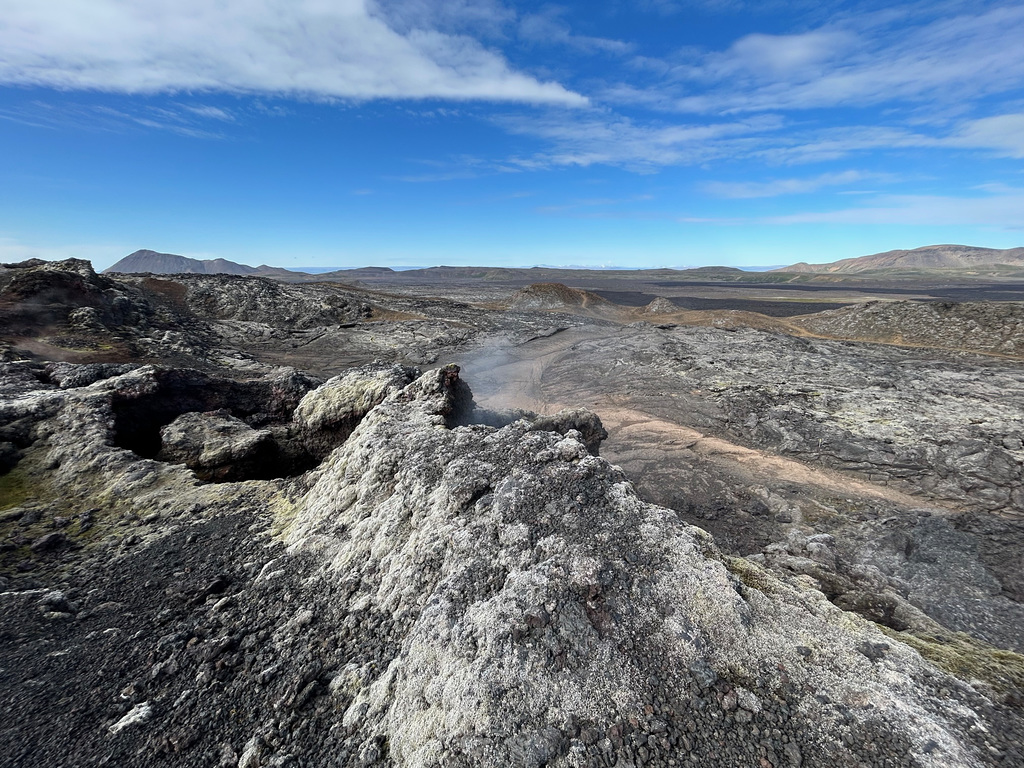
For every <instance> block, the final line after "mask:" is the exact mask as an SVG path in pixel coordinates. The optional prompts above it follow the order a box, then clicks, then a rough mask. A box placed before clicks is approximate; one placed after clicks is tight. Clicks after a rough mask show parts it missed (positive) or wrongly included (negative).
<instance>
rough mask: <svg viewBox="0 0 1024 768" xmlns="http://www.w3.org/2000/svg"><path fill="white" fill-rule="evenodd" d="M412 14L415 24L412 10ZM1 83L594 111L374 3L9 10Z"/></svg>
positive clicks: (95, 1)
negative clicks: (399, 21)
mask: <svg viewBox="0 0 1024 768" xmlns="http://www.w3.org/2000/svg"><path fill="white" fill-rule="evenodd" d="M405 6H406V10H407V15H408V16H409V17H410V18H412V19H415V14H414V13H413V11H414V10H415V6H416V4H415V3H406V4H405ZM474 7H476V6H474ZM496 7H497V6H496ZM0 83H3V84H8V85H33V86H47V87H54V88H62V89H88V90H99V91H108V92H121V93H158V92H180V91H207V92H209V91H224V92H233V93H257V94H281V95H288V96H298V97H305V98H346V99H364V100H365V99H380V98H429V97H436V98H445V99H454V100H469V99H482V100H488V101H495V102H502V101H505V102H527V103H541V104H560V105H564V106H582V105H584V104H586V103H587V99H586V98H585V97H583V96H581V95H579V94H577V93H574V92H572V91H570V90H568V89H566V88H565V87H563V86H562V85H560V84H558V83H556V82H542V81H540V80H538V79H537V78H535V77H532V76H530V75H529V74H526V73H523V72H517V71H515V70H513V69H512V68H511V67H510V66H509V64H508V63H507V61H506V60H505V59H504V57H503V56H502V55H501V54H500V53H497V52H495V51H492V50H489V49H487V48H485V47H484V46H483V45H482V44H481V43H480V42H478V41H477V40H476V39H474V38H473V37H470V36H468V35H463V34H456V33H446V32H442V31H438V29H435V28H426V27H421V26H409V27H408V28H407V29H405V30H404V31H401V32H400V31H397V30H396V29H394V28H392V26H389V24H388V20H387V17H385V15H384V14H383V13H382V12H381V11H380V9H379V8H378V6H377V5H376V4H375V3H372V2H370V0H336V2H331V3H323V2H299V3H296V2H293V1H292V0H223V1H222V2H217V3H211V2H207V0H173V2H172V0H156V1H155V2H154V0H90V2H88V3H83V2H79V1H78V0H53V2H49V3H42V4H41V3H39V2H35V0H8V2H7V3H5V5H4V12H3V15H2V17H0Z"/></svg>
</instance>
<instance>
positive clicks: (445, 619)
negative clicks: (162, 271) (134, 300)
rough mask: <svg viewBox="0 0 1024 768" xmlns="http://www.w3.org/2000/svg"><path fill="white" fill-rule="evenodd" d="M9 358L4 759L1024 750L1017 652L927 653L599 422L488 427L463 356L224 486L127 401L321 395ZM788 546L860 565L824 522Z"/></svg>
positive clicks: (575, 759)
mask: <svg viewBox="0 0 1024 768" xmlns="http://www.w3.org/2000/svg"><path fill="white" fill-rule="evenodd" d="M9 367H10V368H11V369H12V370H11V371H9V372H7V373H4V372H3V371H0V374H2V375H0V385H2V387H3V390H2V392H0V394H2V395H3V399H2V400H0V407H2V408H0V413H3V414H5V415H6V416H5V417H10V418H12V419H15V420H20V419H28V420H30V421H31V429H29V430H28V433H29V434H30V435H31V443H30V444H29V445H27V446H25V457H24V458H23V459H22V460H21V462H20V463H19V465H18V466H17V468H16V470H15V471H16V472H17V473H20V474H21V477H22V478H23V479H24V481H25V482H28V483H29V484H30V485H31V487H32V488H33V489H34V491H33V492H34V498H33V499H31V500H28V499H23V500H22V502H21V503H20V506H18V507H16V508H14V509H13V511H12V512H11V513H9V514H7V515H5V516H4V517H3V518H2V519H0V525H2V526H3V529H2V531H3V534H4V535H5V537H6V538H5V539H4V541H5V542H6V541H11V542H12V543H15V546H16V547H20V548H21V549H20V550H19V549H12V550H10V551H9V552H8V551H7V550H4V551H2V552H0V562H2V563H3V566H4V570H3V576H2V578H3V579H4V580H6V581H7V582H10V583H9V584H7V585H6V586H5V587H4V589H5V591H4V592H2V593H0V609H2V610H0V648H2V649H3V658H4V666H5V669H14V670H17V671H18V674H16V675H3V676H0V698H2V699H3V700H4V701H8V702H10V704H9V705H8V708H7V709H6V710H5V717H4V718H0V754H2V755H5V756H9V760H10V762H11V763H12V764H16V765H19V766H26V767H34V766H46V765H54V764H59V763H61V761H66V759H67V755H68V754H72V753H73V754H74V755H75V758H76V760H77V761H78V762H81V763H83V764H99V763H101V762H103V761H107V762H108V763H110V764H117V765H125V766H133V767H134V766H152V765H174V766H187V767H191V766H208V765H219V764H223V765H240V764H241V765H247V766H255V765H288V764H299V765H301V764H306V765H331V764H336V765H339V766H346V767H347V766H371V765H374V766H376V765H380V766H409V767H410V768H411V767H412V766H416V767H417V768H420V767H422V768H426V767H427V766H431V767H432V766H467V767H468V766H507V765H517V766H520V765H522V766H541V765H549V766H552V767H553V768H568V767H570V766H572V767H573V768H576V767H577V766H579V767H582V766H587V767H589V766H595V767H597V766H614V765H616V764H618V765H622V766H633V767H634V768H635V767H636V766H641V765H643V766H669V765H685V764H687V763H691V764H696V765H702V766H749V765H764V764H771V765H773V766H776V767H777V768H781V767H782V766H786V765H791V766H792V765H833V764H834V765H836V766H843V767H845V766H850V767H851V768H852V766H862V765H867V766H889V765H911V766H922V767H929V768H930V767H934V768H938V767H939V766H943V767H945V766H949V765H957V766H987V765H997V764H999V761H1000V760H1001V761H1002V762H1003V764H1007V763H1008V764H1015V763H1016V762H1019V761H1020V759H1021V757H1022V752H1021V744H1024V722H1022V719H1021V717H1020V713H1019V710H1017V709H1014V704H1013V702H1014V700H1013V696H1014V695H1016V694H1015V691H1014V689H1012V688H1011V689H1004V690H995V689H994V688H993V687H992V686H990V685H988V684H986V683H981V682H972V681H973V679H974V677H975V671H976V670H977V669H979V668H980V667H979V665H989V666H991V665H993V664H995V665H998V664H1000V663H1006V662H1007V660H1009V659H1010V658H1011V657H1013V654H1006V653H1005V652H1001V653H1002V654H1003V655H1001V656H1000V655H998V654H989V655H988V656H987V657H984V658H981V657H980V656H979V657H975V656H972V654H974V653H975V649H973V648H972V647H970V646H969V645H966V644H964V642H963V641H962V639H961V638H954V640H955V641H956V642H955V643H946V644H945V645H943V644H942V640H941V638H938V637H931V638H930V639H929V638H912V640H913V642H915V643H917V644H916V645H914V646H913V648H911V647H909V646H908V645H907V644H905V643H904V642H902V641H901V640H900V639H899V637H898V636H894V635H893V634H892V633H890V634H886V633H884V632H883V631H882V630H881V629H880V628H879V627H878V626H877V625H876V624H873V623H871V622H868V621H867V620H865V619H863V618H861V617H859V616H857V615H854V614H851V613H848V612H845V611H842V610H840V609H839V608H837V607H836V606H834V605H832V604H831V603H830V602H829V601H828V600H827V599H826V597H825V596H824V595H823V594H822V592H821V591H820V590H819V589H817V588H815V586H814V584H813V583H812V582H811V581H810V579H809V578H808V576H807V575H806V573H801V574H793V573H790V574H788V575H783V576H782V577H781V578H780V577H776V576H774V575H772V574H771V573H770V572H769V571H768V570H766V569H764V568H761V567H759V566H758V565H756V564H754V563H751V562H749V561H747V560H744V559H742V558H733V557H728V556H726V555H724V554H723V553H721V552H720V551H719V550H718V549H717V548H716V547H715V545H714V544H713V542H712V541H711V538H710V536H709V535H708V534H707V533H705V532H704V531H702V530H701V529H699V528H695V527H692V526H690V525H687V524H685V523H683V522H681V521H680V519H679V517H678V516H677V515H676V513H674V512H672V511H671V510H668V509H665V508H662V507H658V506H654V505H651V504H648V503H645V502H644V501H642V500H641V499H640V498H639V497H638V496H637V494H636V493H635V492H634V490H633V488H632V486H631V485H630V483H629V481H628V480H627V479H626V477H625V476H624V475H623V473H622V472H621V470H619V469H618V468H616V467H614V466H612V465H610V464H609V463H608V462H606V461H604V460H603V459H600V458H598V457H596V456H593V455H591V454H590V452H589V451H588V450H587V446H586V445H585V443H584V441H583V433H582V431H581V430H578V429H576V428H568V429H566V430H565V434H560V433H559V432H558V431H545V430H540V429H537V428H536V420H534V421H533V422H532V423H531V420H530V419H517V420H516V421H514V422H512V423H510V424H507V425H506V426H502V427H495V426H484V425H481V424H473V423H472V414H473V412H474V411H473V407H472V402H473V401H472V396H471V393H470V392H469V389H468V387H467V386H466V384H465V383H464V382H462V380H461V379H460V376H459V370H458V368H457V367H455V366H445V367H443V368H440V369H437V370H434V371H430V372H428V373H426V374H425V375H423V376H421V377H419V378H418V379H416V380H414V381H412V382H411V383H409V384H407V385H406V386H404V387H402V388H400V389H398V388H395V389H394V391H391V392H390V393H389V394H387V395H386V396H385V398H384V399H383V400H382V401H381V402H380V403H379V404H377V405H376V406H374V407H372V408H371V409H370V410H369V411H368V412H367V413H366V414H365V415H364V416H363V418H362V420H361V421H360V422H359V424H358V426H357V427H356V428H355V430H354V431H353V432H352V433H351V435H350V436H349V437H348V439H347V441H345V442H344V443H343V444H341V445H340V446H338V447H337V448H336V449H335V450H333V451H332V452H331V453H330V454H329V455H328V456H327V458H326V460H325V461H324V462H323V463H322V464H321V465H320V466H319V467H317V468H316V469H314V470H312V471H310V472H308V473H306V474H305V475H302V476H300V477H296V478H278V479H274V480H270V481H246V482H237V483H220V484H205V483H197V482H195V477H194V475H193V474H192V473H191V472H190V471H188V470H187V469H186V468H185V467H181V466H175V465H170V464H167V463H163V462H160V461H153V460H150V459H147V458H143V457H142V456H140V455H139V454H137V453H133V452H132V451H131V450H128V449H127V448H125V447H123V446H121V445H118V443H117V439H118V437H117V432H118V425H119V420H120V419H123V418H124V416H125V413H131V414H134V415H135V416H136V418H142V417H143V416H144V413H145V412H144V411H143V410H141V405H142V404H146V403H148V404H149V406H150V407H156V406H157V405H158V404H159V403H161V402H162V400H161V393H163V394H165V395H167V394H173V396H174V398H176V400H175V403H176V404H177V405H178V406H180V405H181V404H183V403H185V402H186V401H188V400H189V398H193V397H196V398H198V397H199V396H200V393H202V392H206V391H210V392H213V393H215V395H216V397H218V398H222V402H223V403H224V406H225V407H228V408H229V409H234V410H237V412H238V413H247V414H248V415H247V416H245V419H251V418H253V417H255V416H257V415H258V413H257V412H256V411H255V409H256V407H257V402H256V401H257V400H258V396H259V394H260V393H263V394H264V395H266V396H267V397H268V398H269V397H272V396H279V397H280V398H281V400H280V403H281V404H282V405H284V404H286V403H288V402H290V403H294V402H296V401H297V396H298V393H299V391H301V389H302V386H299V385H296V387H294V388H291V389H289V388H287V387H285V388H284V389H285V390H287V392H288V393H290V394H288V397H285V396H284V395H283V394H282V392H281V391H279V389H280V387H279V389H278V390H275V386H278V385H276V384H273V383H272V381H269V380H266V379H264V380H256V381H253V382H229V381H223V380H217V379H212V378H209V377H207V378H203V377H201V376H200V377H197V376H196V372H194V371H184V372H177V373H174V372H169V371H159V370H157V369H153V368H139V369H135V370H132V371H129V372H127V373H124V374H121V375H120V376H113V377H110V378H106V379H100V380H97V381H95V382H94V383H92V384H89V385H87V386H81V387H72V388H67V389H62V388H59V387H58V386H56V385H55V383H54V382H51V381H49V380H47V379H46V377H36V376H34V375H33V374H34V373H37V372H38V371H39V370H41V369H40V368H33V367H32V366H25V365H18V364H11V365H10V366H9ZM373 375H374V374H373V373H372V372H370V373H369V376H370V378H371V379H372V378H373ZM279 379H280V381H279V384H283V382H285V381H287V380H289V379H288V377H287V376H281V377H279ZM275 380H277V379H275ZM199 383H202V384H203V386H201V387H200V386H195V387H194V386H193V385H197V384H199ZM293 383H294V382H293ZM275 391H277V395H274V394H273V393H274V392H275ZM147 398H148V400H147ZM124 403H135V404H138V405H140V409H136V410H133V411H130V412H126V411H124V410H123V409H122V410H120V411H119V410H118V409H119V408H120V407H121V405H123V404H124ZM119 404H121V405H119ZM293 407H294V406H293ZM233 412H234V411H233ZM288 413H289V414H290V411H288ZM281 415H283V413H282V412H280V411H279V412H278V416H281ZM218 418H220V417H218ZM235 418H241V417H240V416H236V417H235ZM578 418H582V417H581V416H579V417H578ZM578 418H577V419H576V421H574V422H573V423H579V421H578ZM245 419H243V421H244V420H245ZM563 421H564V420H563ZM569 421H572V420H569ZM280 426H282V425H272V426H271V427H268V429H270V430H271V431H272V432H273V429H274V428H276V427H280ZM292 426H295V425H294V424H292ZM562 426H569V423H568V422H566V423H564V424H562ZM296 428H297V427H296ZM26 466H27V468H26ZM4 487H5V488H9V486H7V485H5V486H4ZM268 534H271V535H268ZM47 536H49V537H50V538H48V539H46V538H43V537H47ZM282 541H283V543H282ZM16 542H23V543H21V544H17V543H16ZM33 545H34V546H33ZM25 550H27V552H28V553H31V554H27V553H26V552H25ZM780 554H781V553H780ZM786 556H791V557H793V558H803V559H804V560H807V561H808V562H810V563H814V564H816V567H818V568H820V569H821V573H823V574H824V573H830V572H831V571H830V570H829V569H831V568H833V567H834V566H835V570H836V572H840V571H841V568H839V567H838V560H839V559H840V558H839V557H838V553H837V551H836V547H835V542H834V541H832V540H830V539H828V538H827V537H818V538H813V537H805V539H802V540H797V539H794V541H793V543H792V552H789V550H787V555H786ZM15 558H22V559H20V560H18V559H15ZM808 572H811V571H810V569H808ZM780 574H781V571H780ZM859 583H864V584H866V583H867V582H866V581H863V582H859ZM55 592H57V593H59V595H60V597H58V596H57V595H56V594H55ZM909 641H910V640H908V642H909ZM918 650H920V653H921V654H925V655H928V656H929V658H931V657H933V656H934V657H935V658H937V659H939V661H936V664H941V667H942V668H941V669H940V668H939V667H936V666H933V665H932V664H931V663H929V662H928V661H925V660H924V659H923V658H922V656H921V655H919V653H918ZM943 654H944V655H943ZM944 669H945V670H950V671H953V672H955V673H956V674H955V675H953V674H949V673H947V672H946V671H943V670H944ZM1009 683H1010V684H1011V685H1012V684H1013V679H1010V680H1009Z"/></svg>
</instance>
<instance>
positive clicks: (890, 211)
mask: <svg viewBox="0 0 1024 768" xmlns="http://www.w3.org/2000/svg"><path fill="white" fill-rule="evenodd" d="M1021 211H1024V189H1015V188H1007V189H1003V190H1002V191H1000V192H999V193H997V194H987V195H974V196H967V195H964V196H952V195H949V196H946V195H879V196H878V197H875V198H873V199H871V200H868V201H866V202H865V203H864V204H863V205H860V206H854V207H849V208H841V209H837V210H831V211H807V212H799V213H792V214H788V215H785V216H774V217H768V218H763V219H758V220H757V221H758V222H760V223H765V224H901V225H916V226H937V227H942V226H994V227H1000V228H1004V229H1020V230H1024V220H1022V219H1021Z"/></svg>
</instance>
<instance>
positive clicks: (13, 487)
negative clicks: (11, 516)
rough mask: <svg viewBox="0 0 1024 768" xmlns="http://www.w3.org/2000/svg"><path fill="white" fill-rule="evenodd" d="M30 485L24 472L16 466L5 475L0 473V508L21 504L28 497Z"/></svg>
mask: <svg viewBox="0 0 1024 768" xmlns="http://www.w3.org/2000/svg"><path fill="white" fill-rule="evenodd" d="M30 491H31V486H30V484H29V482H28V479H27V478H26V477H25V473H24V472H22V471H20V470H19V469H18V468H17V467H15V468H14V469H12V470H11V471H10V472H8V473H7V474H6V475H0V509H10V508H11V507H16V506H18V505H19V504H23V503H24V502H25V501H26V500H27V499H28V497H29V493H30Z"/></svg>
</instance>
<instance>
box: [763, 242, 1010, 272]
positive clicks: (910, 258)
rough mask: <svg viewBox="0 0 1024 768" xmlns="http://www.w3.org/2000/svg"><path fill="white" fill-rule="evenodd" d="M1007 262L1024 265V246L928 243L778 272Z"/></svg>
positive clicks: (956, 266) (962, 266)
mask: <svg viewBox="0 0 1024 768" xmlns="http://www.w3.org/2000/svg"><path fill="white" fill-rule="evenodd" d="M992 264H1006V265H1009V266H1014V267H1024V248H1006V249H1002V250H1000V249H998V248H976V247H974V246H970V245H927V246H925V247H923V248H914V249H913V250H911V251H886V252H885V253H875V254H872V255H870V256H860V257H858V258H855V259H841V260H839V261H833V262H831V263H830V264H807V263H806V262H800V263H799V264H793V265H792V266H789V267H783V268H782V269H778V270H773V271H775V272H814V273H828V272H868V271H871V270H876V269H970V268H972V267H981V266H988V265H992Z"/></svg>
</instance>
